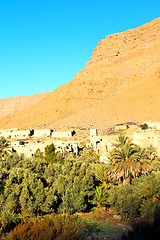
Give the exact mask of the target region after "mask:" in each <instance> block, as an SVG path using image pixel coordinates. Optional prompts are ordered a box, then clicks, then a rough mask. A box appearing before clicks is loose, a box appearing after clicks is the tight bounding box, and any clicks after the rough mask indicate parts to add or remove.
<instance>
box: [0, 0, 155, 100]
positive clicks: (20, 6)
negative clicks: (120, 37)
mask: <svg viewBox="0 0 160 240" xmlns="http://www.w3.org/2000/svg"><path fill="white" fill-rule="evenodd" d="M157 17H160V0H152V1H151V0H133V1H130V0H110V1H108V0H0V99H1V98H7V97H13V96H23V95H30V94H34V93H41V92H46V91H53V90H54V89H56V88H58V87H59V86H61V85H62V84H64V83H67V82H69V81H71V80H73V78H74V76H75V74H76V73H77V72H78V71H80V70H81V69H82V68H84V66H85V63H86V62H87V61H89V60H90V57H91V55H92V50H93V48H95V47H96V46H97V44H98V42H99V41H100V40H101V39H103V38H105V36H106V35H108V34H112V33H116V32H122V31H125V30H127V29H130V28H134V27H138V26H140V25H142V24H144V23H147V22H149V21H151V20H153V19H155V18H157Z"/></svg>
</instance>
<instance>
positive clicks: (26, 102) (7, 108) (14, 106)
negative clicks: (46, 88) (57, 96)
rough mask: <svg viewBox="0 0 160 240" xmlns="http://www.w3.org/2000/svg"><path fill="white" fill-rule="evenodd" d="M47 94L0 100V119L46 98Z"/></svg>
mask: <svg viewBox="0 0 160 240" xmlns="http://www.w3.org/2000/svg"><path fill="white" fill-rule="evenodd" d="M48 95H49V92H44V93H38V94H33V95H28V96H21V97H11V98H3V99H0V118H2V117H5V116H7V115H9V114H11V113H14V112H17V111H19V110H22V109H24V108H27V107H30V106H31V105H34V104H36V103H38V102H40V101H41V100H42V99H44V98H45V97H47V96H48Z"/></svg>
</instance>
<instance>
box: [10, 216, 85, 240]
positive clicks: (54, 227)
mask: <svg viewBox="0 0 160 240" xmlns="http://www.w3.org/2000/svg"><path fill="white" fill-rule="evenodd" d="M88 234H89V228H88V225H87V224H86V223H85V222H83V221H82V220H80V219H79V218H78V216H57V217H54V218H53V219H51V218H46V219H42V220H41V221H38V220H34V222H25V223H20V224H19V225H18V226H17V227H16V228H15V229H14V230H13V231H11V232H10V234H9V235H8V237H7V239H8V240H26V239H27V240H35V239H38V240H44V239H45V240H52V239H55V240H70V239H77V240H78V239H86V237H87V236H88Z"/></svg>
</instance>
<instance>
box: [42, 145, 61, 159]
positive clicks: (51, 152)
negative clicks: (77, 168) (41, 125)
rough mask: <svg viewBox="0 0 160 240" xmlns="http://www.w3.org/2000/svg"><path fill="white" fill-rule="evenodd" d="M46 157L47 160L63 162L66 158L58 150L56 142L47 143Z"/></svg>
mask: <svg viewBox="0 0 160 240" xmlns="http://www.w3.org/2000/svg"><path fill="white" fill-rule="evenodd" d="M44 159H45V160H46V162H51V163H55V162H61V163H63V162H64V161H63V160H64V158H63V156H62V154H60V152H58V151H56V148H55V146H54V144H53V143H52V144H50V145H47V146H46V148H45V151H44Z"/></svg>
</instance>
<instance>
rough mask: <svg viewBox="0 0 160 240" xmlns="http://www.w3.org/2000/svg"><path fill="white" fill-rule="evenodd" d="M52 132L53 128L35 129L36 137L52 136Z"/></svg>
mask: <svg viewBox="0 0 160 240" xmlns="http://www.w3.org/2000/svg"><path fill="white" fill-rule="evenodd" d="M51 133H52V130H51V129H37V130H34V136H35V137H50V136H51Z"/></svg>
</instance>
